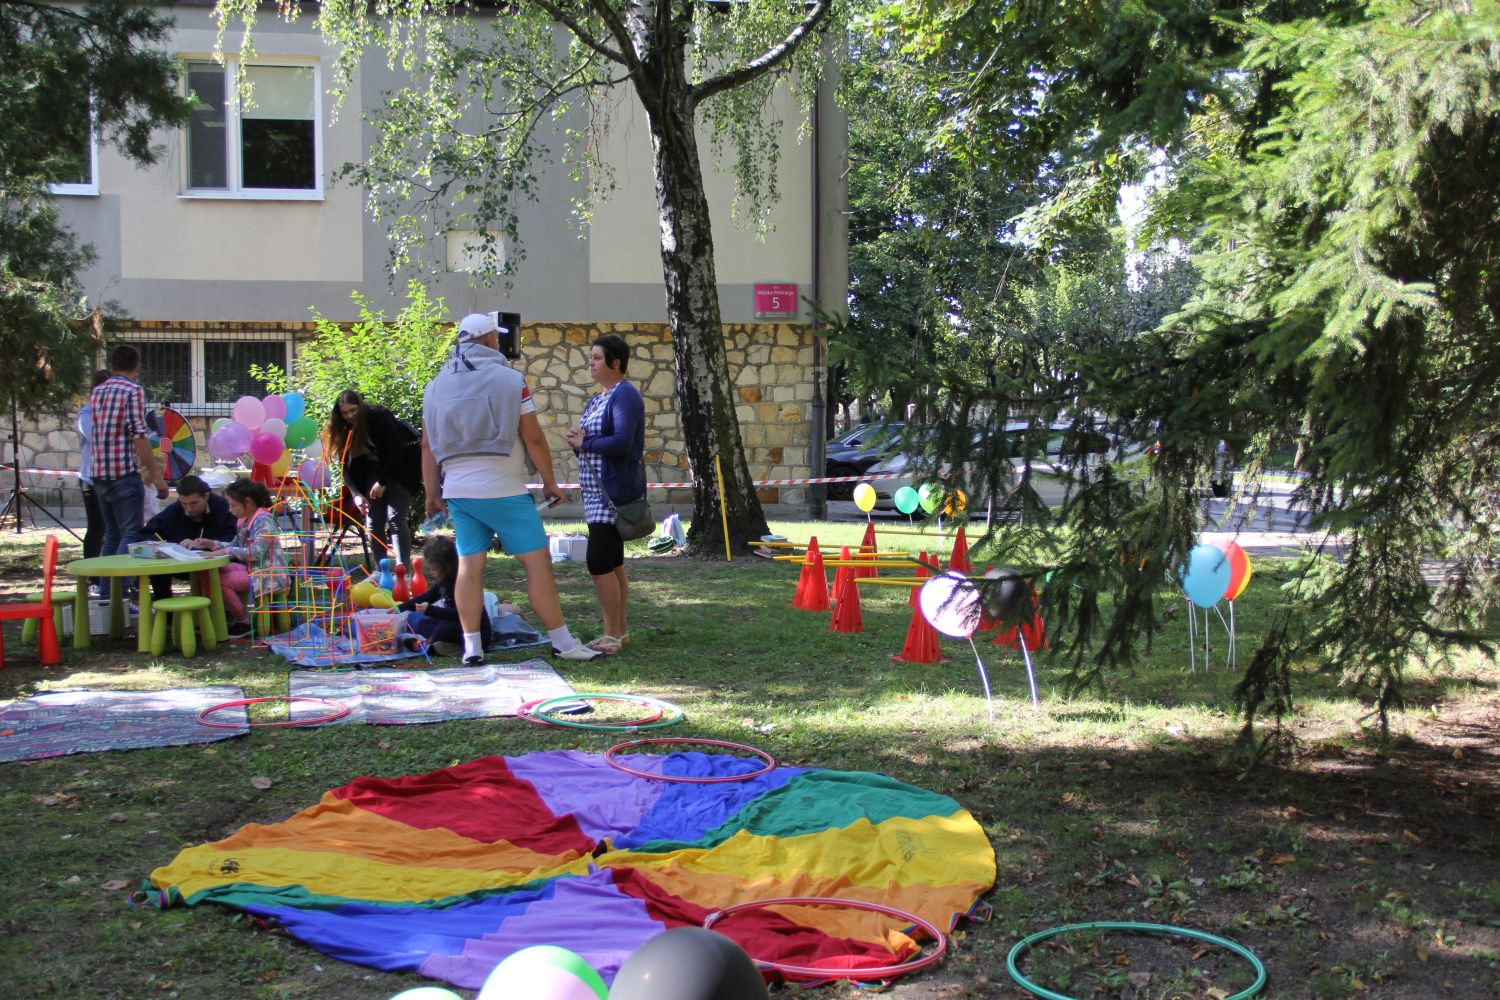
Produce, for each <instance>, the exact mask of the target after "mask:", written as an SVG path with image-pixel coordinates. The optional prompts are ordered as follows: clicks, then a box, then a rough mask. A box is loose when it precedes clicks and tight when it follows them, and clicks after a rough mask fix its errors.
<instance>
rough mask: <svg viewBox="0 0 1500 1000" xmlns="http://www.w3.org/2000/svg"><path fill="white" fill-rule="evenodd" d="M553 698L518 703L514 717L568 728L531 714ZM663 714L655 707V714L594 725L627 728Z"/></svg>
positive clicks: (605, 721)
mask: <svg viewBox="0 0 1500 1000" xmlns="http://www.w3.org/2000/svg"><path fill="white" fill-rule="evenodd" d="M553 700H555V699H553V698H551V697H548V698H533V699H531V700H530V701H528V702H526V703H525V704H523V705H520V706H518V707H517V708H516V718H518V719H525V720H526V721H527V722H529V723H531V724H532V725H533V726H551V727H553V728H554V729H567V728H569V727H567V726H564V725H562V724H561V723H557V722H553V721H552V720H551V719H545V718H538V717H537V716H535V715H532V714H531V710H532V709H533V708H536V707H537V706H538V705H540V704H541V703H542V702H544V701H553ZM580 700H582V699H580ZM663 714H664V713H663V712H662V710H661V708H660V707H658V708H657V709H656V714H655V715H643V716H641V717H640V718H639V719H621V720H619V721H612V720H608V719H604V720H600V721H599V722H597V723H595V725H600V726H619V727H620V728H621V729H629V728H630V727H631V726H644V725H646V724H647V723H648V722H655V721H657V720H658V719H660V718H661V717H662V715H663Z"/></svg>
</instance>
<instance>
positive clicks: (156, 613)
mask: <svg viewBox="0 0 1500 1000" xmlns="http://www.w3.org/2000/svg"><path fill="white" fill-rule="evenodd" d="M212 603H213V602H212V601H210V600H209V599H208V598H206V597H163V598H162V599H161V600H159V601H153V602H152V604H151V653H152V655H153V656H160V655H161V654H163V653H165V652H166V651H167V618H168V617H170V616H173V615H175V616H176V619H175V621H174V622H173V623H172V634H173V635H175V636H176V637H177V646H178V648H179V649H181V650H182V655H183V656H192V655H194V654H195V653H197V652H198V635H196V634H194V633H195V630H194V628H193V623H194V620H195V619H196V620H197V625H198V627H197V629H196V632H197V633H200V634H201V635H202V637H203V649H204V652H208V651H211V650H212V649H214V647H216V646H217V645H218V640H217V639H215V638H214V621H213V618H212V616H210V615H209V612H208V609H209V606H210V605H211V604H212Z"/></svg>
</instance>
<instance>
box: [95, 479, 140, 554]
mask: <svg viewBox="0 0 1500 1000" xmlns="http://www.w3.org/2000/svg"><path fill="white" fill-rule="evenodd" d="M94 495H95V497H96V498H97V499H98V501H99V513H100V514H102V515H103V516H104V545H103V547H102V548H101V549H100V550H99V554H100V555H101V556H116V555H122V554H123V553H124V552H125V550H126V548H127V547H128V546H129V545H130V543H131V542H132V541H134V540H135V538H136V536H137V535H139V534H140V533H141V525H142V524H143V523H144V517H143V514H144V512H145V509H146V494H145V485H144V484H143V483H142V482H141V477H140V475H139V474H138V473H137V474H133V475H129V476H120V477H119V478H118V479H98V478H96V479H95V480H94Z"/></svg>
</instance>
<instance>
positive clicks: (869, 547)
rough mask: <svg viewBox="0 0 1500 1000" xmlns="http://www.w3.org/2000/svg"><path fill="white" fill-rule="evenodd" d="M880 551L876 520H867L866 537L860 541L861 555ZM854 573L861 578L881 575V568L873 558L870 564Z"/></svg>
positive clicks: (871, 554)
mask: <svg viewBox="0 0 1500 1000" xmlns="http://www.w3.org/2000/svg"><path fill="white" fill-rule="evenodd" d="M879 551H880V550H879V549H878V548H876V547H875V522H874V521H867V522H866V523H865V537H864V539H863V541H861V542H860V543H859V554H860V555H861V556H864V555H870V556H873V555H875V553H877V552H879ZM854 575H855V576H857V577H861V578H863V577H868V576H879V575H880V570H879V569H878V568H877V567H876V566H875V561H874V560H873V559H871V560H870V565H868V566H861V567H859V568H858V569H856V570H855V571H854Z"/></svg>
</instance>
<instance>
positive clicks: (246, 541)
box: [218, 479, 287, 636]
mask: <svg viewBox="0 0 1500 1000" xmlns="http://www.w3.org/2000/svg"><path fill="white" fill-rule="evenodd" d="M224 499H226V500H228V501H229V511H230V513H232V514H233V515H234V516H235V518H236V519H237V520H238V522H239V530H238V531H236V532H235V537H234V544H233V545H231V546H229V547H228V548H227V549H220V550H218V551H219V552H220V553H221V554H226V553H227V555H228V556H229V564H228V565H227V566H225V567H224V568H223V569H222V570H220V571H219V580H220V584H221V586H222V588H223V591H224V613H225V615H226V616H227V617H228V618H229V620H230V625H229V634H230V635H232V636H238V635H246V634H248V633H249V631H250V616H249V614H248V612H247V610H246V606H247V605H248V604H251V603H253V602H254V601H256V600H258V599H260V598H262V597H264V596H265V595H266V594H269V593H271V592H273V591H277V590H284V589H286V586H287V574H286V556H285V555H284V554H283V553H282V551H281V544H280V543H279V542H278V541H277V538H276V519H275V517H273V516H272V514H271V511H270V507H271V494H270V493H269V492H268V491H267V490H266V488H265V487H264V486H262V485H261V484H260V483H256V482H251V481H250V480H248V479H236V480H235V481H234V482H232V483H230V484H229V485H228V486H226V487H224ZM252 570H253V571H254V575H253V576H252V575H251V571H252ZM247 596H248V600H247Z"/></svg>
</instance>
